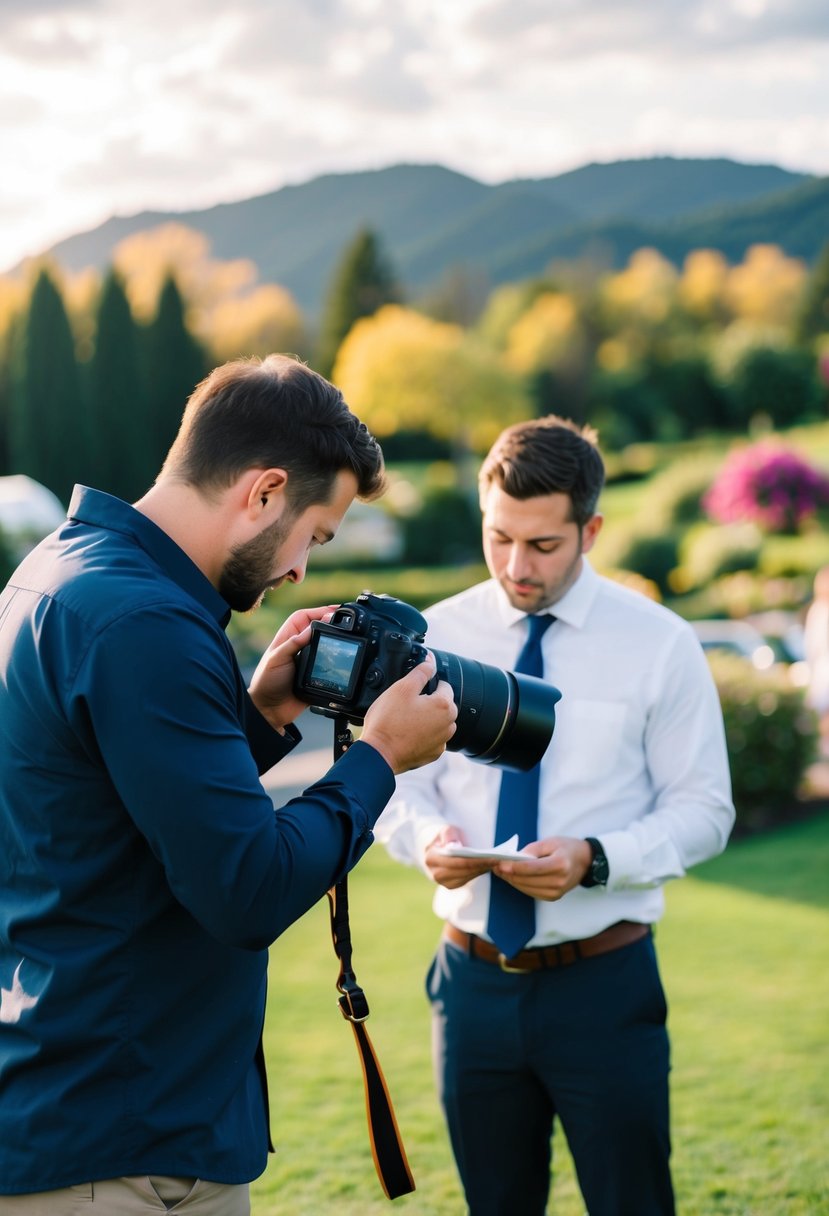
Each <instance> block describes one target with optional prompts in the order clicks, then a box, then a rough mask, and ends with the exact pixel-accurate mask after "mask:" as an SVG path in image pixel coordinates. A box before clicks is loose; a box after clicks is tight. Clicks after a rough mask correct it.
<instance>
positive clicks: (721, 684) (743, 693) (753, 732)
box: [709, 652, 818, 832]
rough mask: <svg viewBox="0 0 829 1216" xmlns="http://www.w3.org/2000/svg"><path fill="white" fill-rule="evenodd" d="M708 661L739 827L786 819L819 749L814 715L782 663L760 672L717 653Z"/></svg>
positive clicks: (754, 828) (750, 828)
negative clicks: (722, 730)
mask: <svg viewBox="0 0 829 1216" xmlns="http://www.w3.org/2000/svg"><path fill="white" fill-rule="evenodd" d="M709 662H710V664H711V670H712V672H713V674H714V679H715V681H716V684H717V690H718V692H719V695H720V704H721V706H722V711H723V719H724V721H725V736H726V742H727V744H728V758H729V763H730V765H731V781H732V786H733V792H734V805H735V807H736V809H737V828H738V829H739V830H740V831H742V832H750V831H758V830H760V829H762V828H767V827H770V826H772V825H774V824H777V823H784V822H786V820H787V817H788V816H789V813H790V811H791V808H792V805H793V803H795V801H796V799H797V794H798V790H799V788H800V785H801V783H802V781H803V777H804V774H805V772H806V769H807V767H808V765H809V764H810V763H811V762H812V760H813V759H814V758H815V756H816V754H817V739H818V730H817V719H816V717H815V715H814V713H813V712H812V711H811V710H809V709H807V708H806V706H805V704H804V700H803V690H802V689H800V688H795V687H794V686H793V685H792V684H791V682H790V681H789V678H788V675H787V673H786V670H785V668H771V669H770V670H768V671H763V672H760V671H757V670H756V669H755V668H754V667H752V665H751V663H749V662H748V661H747V660H746V659H741V658H738V657H737V656H736V655H731V654H724V653H717V652H713V653H711V654H710V655H709Z"/></svg>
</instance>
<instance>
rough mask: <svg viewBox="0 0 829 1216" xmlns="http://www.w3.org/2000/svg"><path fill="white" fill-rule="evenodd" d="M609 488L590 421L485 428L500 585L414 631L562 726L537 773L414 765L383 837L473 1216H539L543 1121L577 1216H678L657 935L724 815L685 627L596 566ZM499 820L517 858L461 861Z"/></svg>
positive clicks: (498, 839) (699, 678)
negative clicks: (422, 924)
mask: <svg viewBox="0 0 829 1216" xmlns="http://www.w3.org/2000/svg"><path fill="white" fill-rule="evenodd" d="M603 481H604V466H603V462H602V459H601V456H600V454H599V451H598V448H597V446H596V438H595V435H594V433H593V432H592V431H590V430H589V429H580V428H578V427H577V426H575V425H574V424H573V423H571V422H570V421H568V420H564V419H561V418H557V417H554V416H550V417H547V418H543V419H539V420H536V421H533V422H527V423H522V424H519V425H517V426H514V427H510V428H508V429H507V430H506V431H504V432H503V433H502V435H501V436H500V438H499V439H498V440H496V442H495V444H494V446H493V448H492V450H491V451H490V453H489V455H488V456H487V458H486V460H485V461H484V463H483V466H482V469H481V473H480V478H479V488H480V503H481V508H482V511H483V546H484V554H485V557H486V562H487V566H488V568H489V572H490V574H491V576H492V577H491V579H490V580H489V581H487V582H484V583H481V584H479V585H478V586H475V587H472V588H471V589H470V590H467V591H465V592H462V593H461V594H460V595H457V596H454V597H453V598H451V599H448V600H444V601H443V602H442V603H439V604H437V605H435V606H434V607H433V608H432V609H430V610H429V611H427V612H426V614H425V615H426V617H427V620H428V622H429V631H428V634H427V637H428V640H429V644H430V645H432V646H435V647H436V648H438V649H444V650H450V651H454V652H456V653H458V654H461V655H463V656H465V657H468V658H478V659H481V660H483V661H485V662H487V663H490V664H496V665H498V666H501V667H504V668H512V669H516V670H522V671H527V672H528V673H529V674H535V675H541V676H543V678H545V679H547V680H549V681H550V682H551V683H553V684H554V685H555V686H557V687H558V688H559V689H560V690H561V694H562V696H561V701H560V703H559V706H558V712H557V723H556V730H555V733H554V735H553V738H552V741H551V743H550V746H549V748H548V750H547V752H546V753H545V755H544V757H543V758H542V760H541V763H540V765H538V766H536V769H535V770H534V771H532V772H531V773H530V774H511V773H503V774H502V773H501V772H500V771H498V770H497V769H495V768H492V767H487V766H485V765H481V764H475V763H472V762H470V761H469V760H467V759H466V758H465V757H464V756H463V755H461V754H459V753H455V754H449V753H446V754H445V755H444V756H442V757H441V759H440V760H439V761H438V762H437V763H436V764H434V765H432V766H430V768H429V769H428V770H427V769H422V770H421V771H420V772H418V773H411V774H407V775H406V777H404V778H402V779H401V781H400V782H399V783H398V787H397V791H396V793H395V796H394V797H393V799H392V800H391V802H390V803H389V806H388V807H387V809H386V811H384V813H383V815H382V816H381V818H380V820H379V822H378V824H377V828H376V835H377V837H378V839H380V840H382V841H383V842H384V843H385V844H386V847H387V848H388V850H389V852H390V854H391V855H392V856H393V857H396V858H398V859H399V860H401V861H403V862H406V863H408V864H411V865H415V866H419V867H420V868H421V869H422V870H423V871H424V872H425V874H426V875H427V876H428V877H429V878H430V879H431V880H432V881H433V882H434V883H435V884H436V892H435V897H434V909H435V912H436V913H437V915H438V916H439V917H441V918H443V920H444V921H445V927H444V931H443V935H442V938H441V941H440V944H439V946H438V950H437V954H436V956H435V958H434V960H433V963H432V966H431V968H430V971H429V975H428V978H427V990H428V994H429V997H430V999H431V1002H432V1009H433V1054H434V1065H435V1073H436V1079H437V1085H438V1089H439V1093H440V1098H441V1102H442V1105H443V1109H444V1113H445V1116H446V1120H447V1124H448V1128H449V1134H450V1138H451V1142H452V1148H453V1151H454V1155H455V1160H456V1163H457V1167H458V1171H459V1174H460V1177H461V1181H462V1184H463V1188H464V1192H465V1195H466V1201H467V1204H468V1210H469V1212H470V1213H471V1216H543V1213H544V1212H546V1210H547V1201H548V1195H549V1187H550V1170H551V1137H552V1132H553V1125H554V1121H555V1119H556V1118H558V1119H560V1121H561V1125H562V1128H563V1130H564V1133H565V1135H566V1137H567V1141H568V1144H569V1147H570V1150H571V1152H572V1155H573V1159H574V1162H575V1167H576V1172H577V1176H578V1180H579V1184H580V1186H581V1190H582V1194H583V1196H584V1200H585V1203H586V1205H587V1210H588V1211H589V1213H590V1216H671V1214H672V1213H673V1211H674V1199H673V1188H672V1181H671V1174H670V1166H669V1157H670V1130H669V1110H668V1072H669V1042H668V1035H667V1029H666V1003H665V997H664V993H663V990H662V984H661V981H660V976H659V970H658V966H657V958H656V953H655V949H654V940H653V925H654V924H655V923H656V922H657V921H658V920H659V918H660V917H661V915H662V912H663V890H662V888H663V886H664V884H665V883H666V882H668V881H669V880H670V879H673V878H680V877H682V875H684V874H685V872H686V870H687V869H688V868H689V867H690V866H692V865H694V864H696V863H697V862H700V861H704V860H705V859H706V858H709V857H712V856H714V855H715V854H717V853H719V852H720V851H721V850H722V849H723V848H724V847H725V844H726V841H727V839H728V836H729V833H730V830H731V827H732V825H733V822H734V808H733V805H732V801H731V789H730V778H729V769H728V759H727V753H726V746H725V735H724V730H723V721H722V714H721V711H720V706H719V701H718V697H717V692H716V689H715V686H714V683H713V680H712V678H711V674H710V672H709V669H708V664H707V662H706V660H705V657H704V655H703V652H702V649H701V647H700V644H699V642H698V641H697V639H696V636H695V635H694V633H693V631H692V629H691V627H690V626H689V625H688V624H687V622H685V621H683V620H682V619H681V618H680V617H678V616H676V615H675V614H674V613H672V612H670V611H668V610H667V609H666V608H664V607H663V606H661V605H659V604H656V603H654V602H653V601H652V600H650V599H648V598H646V597H645V596H643V595H641V594H639V593H638V592H635V591H632V590H630V589H628V588H625V587H622V586H620V585H619V584H617V583H615V582H612V581H610V580H608V579H606V578H602V577H600V576H599V575H597V574H596V573H595V572H594V571H593V569H592V568H591V566H590V564H589V561H588V558H587V554H588V553H589V551H590V549H591V548H592V547H593V544H594V542H595V540H596V537H597V536H598V533H599V530H600V528H601V525H602V517H601V515H600V514H598V509H597V508H598V499H599V494H600V491H601V488H602V484H603ZM531 778H532V779H531ZM530 803H532V805H531V806H530V805H529V804H530ZM527 811H529V815H527ZM513 834H516V835H517V836H518V846H519V848H520V849H521V850H522V851H523V854H524V855H525V856H526V860H525V861H515V860H504V861H498V860H496V859H492V858H474V857H473V858H470V857H462V856H458V855H456V854H455V853H454V852H453V846H454V847H457V846H459V845H460V846H467V847H472V848H476V849H478V850H482V851H486V850H488V849H492V847H493V846H495V845H500V844H501V843H502V842H504V841H505V840H507V839H509V838H510V837H511V836H512V835H513Z"/></svg>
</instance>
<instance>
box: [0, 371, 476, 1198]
mask: <svg viewBox="0 0 829 1216" xmlns="http://www.w3.org/2000/svg"><path fill="white" fill-rule="evenodd" d="M383 484H384V471H383V459H382V453H381V451H380V449H379V446H378V445H377V443H376V441H375V440H374V439H373V437H372V436H371V435H370V434H369V433H368V431H367V430H366V428H365V426H364V425H363V424H362V423H360V422H359V420H358V419H357V418H356V417H355V416H354V415H353V414H352V413H351V411H350V410H349V409H348V407H347V405H346V404H345V402H344V401H343V398H342V395H341V394H340V393H339V391H338V390H337V389H335V388H334V387H333V386H332V385H331V384H329V383H328V382H327V381H326V380H324V379H323V378H322V377H321V376H319V375H317V374H316V373H315V372H313V371H311V370H310V369H309V368H307V367H306V366H305V365H303V364H301V363H299V362H298V361H296V360H293V359H289V358H286V357H282V356H271V357H269V358H268V359H266V360H264V362H260V361H259V360H247V361H238V362H234V363H230V364H226V365H225V366H223V367H220V368H217V369H216V370H215V371H214V372H213V373H211V375H210V376H209V377H208V378H207V379H206V380H205V381H203V382H202V384H201V385H199V386H198V387H197V389H196V390H195V392H194V393H193V395H192V396H191V398H190V400H189V402H188V404H187V408H186V410H185V413H184V417H183V421H182V425H181V428H180V431H179V434H178V437H177V439H176V440H175V442H174V444H173V447H172V448H171V450H170V453H169V455H168V457H167V460H166V462H165V464H164V467H163V469H162V471H161V473H160V475H159V477H158V479H157V480H156V482H155V484H154V485H153V486H152V487H151V489H150V490H149V491H148V492H147V493H146V494H145V495H144V497H143V498H141V499H140V501H138V502H136V503H135V504H134V505H132V506H130V505H129V504H127V503H125V502H122V501H121V500H119V499H117V498H113V497H111V496H110V495H108V494H104V493H101V492H99V491H97V490H91V489H88V488H86V487H76V491H75V494H74V496H73V499H72V503H71V505H70V508H69V516H68V519H67V521H66V523H65V524H64V525H63V526H61V527H60V528H58V529H57V531H55V532H54V533H53V534H52V535H51V536H49V537H47V538H46V539H45V540H44V541H43V542H42V543H41V544H40V545H39V546H38V547H37V548H36V549H35V550H34V551H33V552H32V553H31V554H30V555H29V556H28V557H27V558H26V559H25V560H24V561H23V563H22V564H21V566H20V567H19V568H18V570H17V571H16V572H15V573H14V574H13V576H12V578H11V580H10V582H9V584H8V586H7V587H6V589H5V591H4V592H3V594H2V597H0V673H1V674H0V893H1V897H0V1214H5V1213H9V1216H11V1214H12V1213H13V1214H14V1216H66V1214H68V1213H70V1212H71V1213H77V1212H79V1211H81V1210H83V1211H84V1212H86V1211H92V1212H100V1213H101V1216H113V1214H115V1216H121V1214H125V1216H127V1214H130V1213H145V1212H158V1211H163V1210H165V1209H166V1208H172V1207H174V1206H175V1210H176V1211H177V1212H179V1211H180V1212H188V1211H190V1210H192V1211H193V1212H194V1213H196V1212H197V1213H198V1214H199V1216H243V1214H246V1213H248V1212H249V1211H250V1200H249V1186H248V1183H249V1182H250V1181H251V1180H252V1179H253V1178H255V1177H257V1176H258V1175H259V1174H261V1173H262V1171H263V1170H264V1168H265V1165H266V1161H267V1153H268V1149H269V1147H271V1146H270V1136H269V1129H268V1098H267V1086H266V1079H265V1069H264V1058H263V1053H262V1042H261V1033H262V1025H263V1020H264V1015H265V993H266V977H267V966H268V946H269V945H270V944H271V942H273V941H274V940H275V939H276V938H277V937H278V936H279V934H280V933H281V932H282V931H283V930H284V929H285V928H287V926H288V925H290V924H291V923H292V922H293V921H295V920H296V919H297V918H298V917H300V916H302V914H303V913H304V912H305V911H306V910H307V909H308V908H310V907H311V906H312V905H313V904H315V903H316V902H317V901H318V900H319V899H320V898H321V897H322V895H323V894H324V893H325V891H326V890H327V889H328V888H330V887H331V886H332V885H333V884H334V883H335V882H336V881H337V880H338V879H339V878H340V877H341V876H342V875H344V874H345V873H346V872H347V871H348V870H350V869H351V868H352V867H353V866H354V865H355V864H356V863H357V861H358V860H359V858H360V857H361V856H362V854H363V853H364V852H365V850H366V849H367V848H368V846H369V845H370V844H371V842H372V839H373V837H372V827H373V825H374V822H375V820H376V819H377V817H378V815H379V814H380V812H381V810H382V809H383V807H384V806H385V804H386V802H387V800H388V798H389V797H390V795H391V793H392V792H393V790H394V784H395V775H396V774H399V773H401V772H403V771H404V770H406V769H408V768H410V767H412V766H414V765H418V764H424V763H426V762H428V761H431V760H434V759H435V757H437V756H438V755H440V753H441V752H442V751H443V748H444V745H445V743H446V740H447V739H448V738H449V737H451V734H452V733H453V731H454V719H455V715H456V709H455V705H454V702H453V700H452V695H451V690H450V689H449V686H448V685H447V684H445V683H443V684H440V685H439V686H438V689H437V690H436V692H435V693H433V694H432V695H431V696H421V695H420V694H421V692H422V691H423V689H424V686H425V684H426V681H427V680H428V679H429V677H430V676H431V675H432V674H433V672H434V658H433V657H432V656H431V655H430V656H429V657H428V659H427V660H426V661H425V662H424V663H423V664H421V665H420V666H419V667H418V668H416V669H415V670H414V671H412V672H410V673H409V674H408V675H407V676H406V677H405V678H403V679H402V680H400V681H398V683H396V684H395V685H394V686H393V687H392V688H390V689H389V690H388V691H387V692H386V693H385V694H384V695H383V696H381V697H379V698H378V700H377V701H376V702H375V703H374V705H373V706H372V707H371V709H370V711H369V713H368V714H367V715H366V719H365V727H364V730H363V732H362V737H361V739H360V741H358V742H357V743H355V744H354V746H353V747H352V748H351V749H350V750H349V752H348V754H347V755H344V756H343V757H342V759H340V760H339V761H338V762H337V764H336V765H335V766H334V767H332V769H331V770H330V771H329V772H328V773H327V774H326V775H325V776H324V777H323V778H322V779H321V780H320V781H318V782H317V783H316V784H315V785H312V786H311V787H310V788H309V789H308V790H306V791H305V793H304V794H303V795H302V796H301V797H298V798H295V799H292V800H291V801H290V802H288V803H287V804H286V805H285V806H283V807H281V808H279V809H277V810H274V807H273V805H272V803H271V799H270V798H269V796H268V795H267V793H266V792H265V790H264V789H263V787H262V785H261V784H260V781H259V776H260V774H261V773H264V772H265V771H266V770H267V769H269V768H271V767H272V765H273V764H274V763H275V762H277V761H278V760H279V759H281V758H282V757H283V756H285V755H286V754H287V753H288V752H289V751H291V749H292V748H293V747H294V746H295V744H296V743H297V741H298V740H299V737H300V736H299V732H298V731H297V730H296V728H295V727H294V726H293V725H292V724H293V721H294V719H295V718H296V717H297V716H298V715H299V713H300V712H301V711H302V710H303V709H304V708H305V706H304V705H303V704H302V703H301V702H300V701H298V700H297V699H296V698H295V697H294V694H293V691H292V685H293V675H294V667H295V664H294V656H295V655H296V653H297V651H298V650H299V649H300V648H301V647H302V646H303V645H304V644H305V643H306V642H307V641H308V639H309V635H310V622H311V621H312V620H314V619H316V620H319V619H323V618H325V617H326V616H327V615H328V614H329V613H330V611H331V609H330V608H328V609H326V608H316V609H312V610H309V611H300V612H296V613H294V614H293V615H292V616H291V617H290V618H289V619H288V621H287V622H286V624H285V625H284V626H283V627H282V628H281V629H280V630H279V632H278V633H277V635H276V637H275V638H274V640H273V642H272V643H271V645H270V646H269V648H268V650H267V651H266V653H265V655H264V656H263V658H262V660H261V662H260V664H259V666H258V668H257V670H256V672H255V674H254V676H253V679H252V681H251V684H250V689H249V690H247V689H246V688H245V684H244V681H243V679H242V676H241V673H240V671H239V667H238V664H237V662H236V659H235V656H234V653H233V650H232V649H231V646H230V643H229V641H228V639H227V637H226V634H225V627H226V626H227V623H228V621H229V619H230V615H231V611H237V612H247V611H248V610H250V609H251V608H253V607H255V606H256V605H257V604H258V603H259V602H260V600H261V598H262V596H263V594H264V592H265V591H266V590H267V589H269V588H275V587H278V586H279V584H280V583H282V582H283V581H284V580H286V579H287V580H289V581H291V582H300V581H301V580H302V578H303V577H304V574H305V566H306V562H307V560H308V555H309V552H310V551H311V549H312V548H313V547H314V546H316V545H321V544H325V543H326V542H327V541H329V540H330V539H331V538H332V537H333V536H334V534H335V532H336V531H337V528H338V527H339V524H340V522H341V520H342V518H343V516H344V514H345V512H346V511H347V510H348V507H349V505H350V504H351V502H352V500H353V499H354V498H355V496H357V497H361V498H370V497H374V496H376V495H377V493H379V492H380V491H381V489H382V487H383Z"/></svg>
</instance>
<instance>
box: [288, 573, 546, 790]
mask: <svg viewBox="0 0 829 1216" xmlns="http://www.w3.org/2000/svg"><path fill="white" fill-rule="evenodd" d="M425 636H426V621H425V619H424V618H423V616H422V615H421V614H420V613H419V612H418V611H417V609H416V608H413V607H412V606H411V604H405V603H404V602H403V601H402V600H397V599H393V598H392V597H391V596H388V595H374V594H372V593H371V592H370V591H365V592H363V594H362V595H358V596H357V599H356V600H354V601H353V602H351V603H347V604H341V605H340V607H339V608H337V609H336V611H335V612H334V615H333V616H332V618H331V620H330V621H329V622H328V623H323V622H321V621H312V623H311V640H310V642H309V643H308V645H307V646H305V647H303V649H302V650H301V651H300V652H299V654H298V655H297V671H296V677H295V680H294V692H295V693H296V695H297V697H299V698H300V699H301V700H303V701H307V702H308V703H309V704H310V705H311V706H313V707H315V708H316V710H317V712H318V713H322V714H325V715H326V716H327V717H331V718H336V717H345V718H347V720H348V721H349V722H354V723H358V724H359V723H362V721H363V719H364V718H365V716H366V712H367V710H368V708H369V706H370V705H371V704H372V703H373V702H374V701H375V700H376V699H377V697H378V696H379V695H380V693H381V692H383V691H384V689H386V688H388V687H389V686H390V685H391V684H393V683H394V682H395V681H396V680H399V679H400V678H401V677H402V676H404V675H406V673H407V672H409V671H411V670H412V668H413V667H415V666H417V664H418V663H421V662H422V661H423V659H424V658H425V657H426V648H425V646H424V645H423V642H424V638H425ZM432 653H433V654H434V656H435V659H436V660H437V674H436V676H435V678H434V679H433V680H432V681H430V682H429V684H428V685H427V686H426V689H425V690H424V691H425V692H427V693H428V692H433V691H434V689H435V688H436V687H437V681H438V680H446V681H447V682H448V683H449V684H450V686H451V688H452V692H453V693H454V697H455V703H456V704H457V707H458V718H457V729H456V731H455V734H454V735H453V736H452V738H451V739H450V740H449V742H448V744H447V748H448V749H449V751H453V752H463V753H464V755H466V756H469V757H470V758H471V759H472V760H478V761H481V762H482V763H484V764H496V765H498V766H499V767H500V768H509V769H517V770H520V771H526V770H527V769H530V768H532V767H533V765H535V764H537V763H538V761H539V760H540V759H541V757H542V756H543V755H544V752H545V751H546V750H547V745H548V744H549V742H550V739H551V738H552V735H553V730H554V729H555V723H556V712H555V707H556V703H557V702H558V701H559V700H560V698H561V693H560V692H559V690H558V689H557V688H554V687H553V686H552V685H551V684H547V683H545V682H544V681H543V680H538V679H536V678H535V677H534V676H527V675H520V674H516V673H515V672H512V671H502V670H501V668H499V667H489V666H487V664H486V663H479V662H477V661H476V660H475V659H465V658H461V657H460V655H456V654H452V653H450V652H449V651H445V650H433V651H432Z"/></svg>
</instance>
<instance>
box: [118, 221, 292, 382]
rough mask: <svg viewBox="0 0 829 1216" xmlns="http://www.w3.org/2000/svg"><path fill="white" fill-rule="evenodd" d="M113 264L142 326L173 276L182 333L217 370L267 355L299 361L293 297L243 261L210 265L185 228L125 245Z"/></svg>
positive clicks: (140, 235)
mask: <svg viewBox="0 0 829 1216" xmlns="http://www.w3.org/2000/svg"><path fill="white" fill-rule="evenodd" d="M114 264H115V267H116V269H117V270H118V271H119V273H120V274H121V276H122V277H123V280H124V283H125V286H126V290H127V295H128V297H129V301H130V306H131V308H132V311H133V314H134V315H135V317H136V319H137V320H139V321H142V322H146V321H148V320H149V319H150V318H151V317H152V315H153V314H154V312H155V309H156V306H157V303H158V298H159V294H160V291H161V286H162V284H163V282H164V280H165V279H166V278H167V277H168V276H169V275H171V274H172V275H173V277H174V278H175V280H176V283H177V285H178V288H179V290H180V292H181V294H182V297H183V298H184V300H185V301H186V304H187V322H188V325H189V326H190V328H191V329H192V330H193V333H194V334H195V336H196V337H197V338H198V339H199V340H200V341H201V342H203V343H204V345H205V346H207V347H208V348H209V350H210V352H211V354H212V355H213V357H214V358H215V359H216V361H218V362H221V361H224V360H226V359H232V358H236V357H237V356H239V355H253V354H258V355H261V354H269V353H270V352H271V351H273V350H290V351H293V352H296V353H301V352H302V350H303V348H304V346H305V336H304V322H303V318H302V314H301V312H300V310H299V308H298V306H297V304H296V303H295V301H294V299H293V297H292V296H291V294H290V293H289V292H288V291H286V290H285V288H283V287H279V286H277V285H275V284H260V283H258V281H257V280H258V271H257V268H256V265H255V263H254V262H252V261H251V260H249V259H247V258H236V259H235V260H233V261H220V260H218V259H216V258H213V257H211V255H210V242H209V241H208V239H207V237H206V236H205V235H204V234H203V233H201V232H197V231H195V229H193V228H188V227H186V225H184V224H162V225H161V226H160V227H158V228H153V229H151V230H149V231H147V232H137V233H135V234H134V235H133V236H129V237H127V238H126V239H125V240H123V241H121V242H120V243H119V244H118V245H117V246H116V247H115V252H114Z"/></svg>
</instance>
